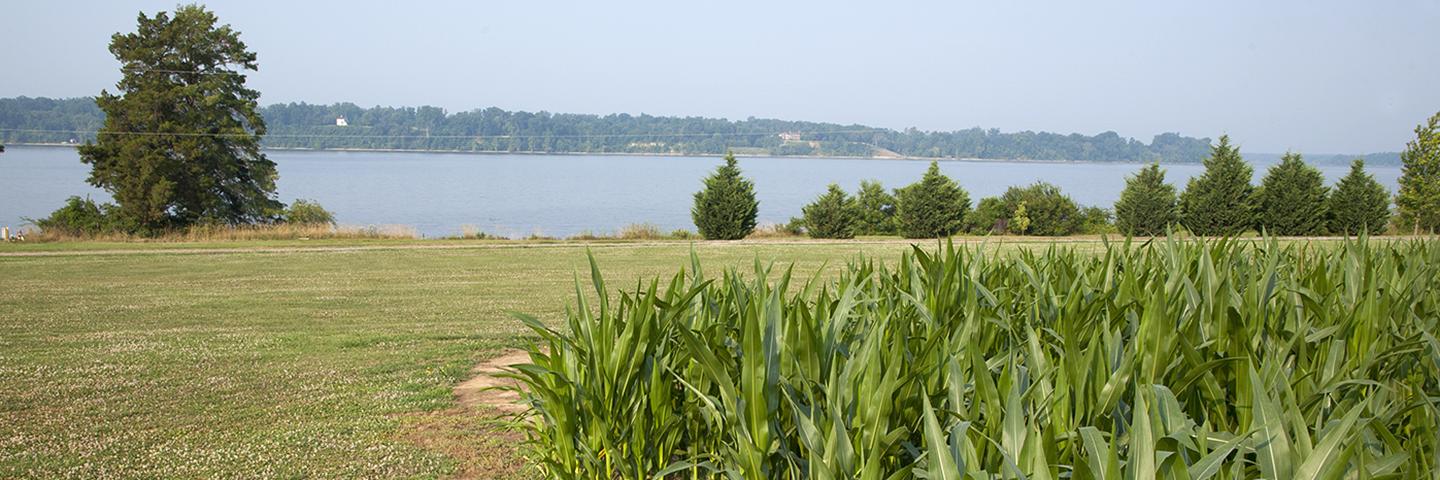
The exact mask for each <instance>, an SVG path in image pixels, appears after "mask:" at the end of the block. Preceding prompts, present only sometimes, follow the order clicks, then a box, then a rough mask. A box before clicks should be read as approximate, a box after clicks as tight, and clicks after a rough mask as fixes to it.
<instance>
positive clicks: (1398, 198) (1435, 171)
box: [1395, 113, 1440, 233]
mask: <svg viewBox="0 0 1440 480" xmlns="http://www.w3.org/2000/svg"><path fill="white" fill-rule="evenodd" d="M1400 163H1401V164H1402V165H1403V166H1402V167H1401V174H1400V192H1399V193H1398V194H1396V195H1395V206H1396V207H1398V210H1399V213H1400V223H1401V224H1403V225H1406V226H1409V227H1411V228H1412V229H1413V231H1414V232H1416V233H1418V232H1421V231H1426V232H1434V231H1435V230H1437V229H1440V113H1436V114H1435V116H1432V117H1430V120H1429V121H1428V122H1426V124H1425V125H1420V126H1418V127H1415V140H1413V141H1411V142H1409V143H1407V144H1405V151H1404V152H1401V153H1400Z"/></svg>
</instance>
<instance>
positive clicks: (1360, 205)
mask: <svg viewBox="0 0 1440 480" xmlns="http://www.w3.org/2000/svg"><path fill="white" fill-rule="evenodd" d="M1329 204H1330V208H1329V209H1328V210H1329V211H1330V232H1331V233H1336V234H1347V235H1348V234H1358V233H1360V232H1369V233H1382V232H1384V231H1385V224H1386V223H1387V222H1389V221H1390V193H1389V192H1387V191H1385V186H1384V185H1381V184H1380V182H1377V181H1375V177H1373V176H1371V175H1370V174H1368V173H1365V160H1363V159H1359V158H1357V159H1355V161H1354V162H1353V163H1351V164H1350V173H1349V174H1348V175H1345V178H1342V179H1340V183H1338V184H1336V185H1335V190H1334V191H1333V192H1331V193H1330V199H1329Z"/></svg>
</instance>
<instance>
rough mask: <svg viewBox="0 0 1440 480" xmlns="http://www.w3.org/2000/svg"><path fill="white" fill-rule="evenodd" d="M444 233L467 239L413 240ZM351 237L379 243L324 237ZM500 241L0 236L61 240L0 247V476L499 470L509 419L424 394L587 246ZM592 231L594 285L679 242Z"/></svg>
mask: <svg viewBox="0 0 1440 480" xmlns="http://www.w3.org/2000/svg"><path fill="white" fill-rule="evenodd" d="M444 245H458V246H460V247H466V246H467V245H469V246H471V247H476V248H449V247H447V248H430V247H437V246H444ZM357 246H358V247H365V248H372V247H379V248H375V249H363V250H339V251H336V250H334V249H335V248H348V247H357ZM513 246H514V245H511V246H505V245H504V244H490V243H488V242H471V243H469V244H459V243H445V242H429V243H424V242H384V241H350V242H325V243H302V242H288V243H287V242H249V243H233V244H86V243H56V244H40V245H32V246H15V245H5V246H0V254H5V253H17V252H34V251H42V252H46V251H48V252H59V253H61V254H62V255H53V256H24V257H17V256H0V318H3V320H0V478H15V477H47V478H58V477H72V478H82V477H83V478H96V477H155V476H167V477H171V476H179V477H219V476H242V477H250V476H265V477H269V476H279V477H296V476H320V477H432V476H445V475H447V474H451V473H456V472H457V471H464V472H468V473H471V474H476V472H477V470H476V469H480V470H479V472H480V473H479V474H480V475H482V476H487V477H488V476H495V475H500V474H502V473H504V470H508V469H513V468H514V467H516V466H517V465H519V464H520V463H521V462H520V461H519V460H517V459H515V458H513V457H512V455H513V453H512V452H513V451H512V450H511V449H510V448H509V447H510V446H511V445H513V440H514V438H515V437H514V435H513V434H511V435H509V436H507V435H505V434H504V432H502V431H500V430H499V429H498V428H497V427H496V426H495V423H496V422H494V421H487V420H485V419H484V418H479V417H476V416H474V415H468V416H453V415H452V416H446V415H444V414H443V412H445V411H446V409H448V408H451V407H452V406H453V405H454V401H453V398H452V392H451V388H452V387H453V386H454V385H455V384H456V383H458V382H460V381H462V380H464V379H465V378H466V377H467V374H468V370H469V368H470V366H471V365H473V364H474V363H476V362H477V361H479V360H482V359H484V358H486V357H488V356H491V355H494V354H496V352H498V351H499V350H500V349H502V348H505V347H515V346H521V345H522V344H523V342H524V339H523V338H522V337H521V336H520V335H521V334H522V331H523V327H522V325H521V324H520V323H519V322H518V321H515V320H513V319H512V318H511V317H510V316H509V315H508V314H507V312H508V311H512V310H513V311H523V312H528V313H533V314H536V315H538V316H540V317H541V318H545V319H558V318H559V316H560V314H561V313H562V309H563V308H564V305H565V304H566V303H568V302H569V300H570V299H571V298H572V297H573V294H574V290H573V288H572V287H573V279H574V278H575V277H574V274H575V273H577V272H580V273H581V274H582V276H583V275H584V274H585V272H587V271H588V267H587V266H586V265H587V264H586V260H585V249H586V248H587V247H586V246H578V245H559V246H556V245H549V246H544V247H543V248H510V247H513ZM296 247H321V249H318V250H313V249H301V250H295V248H296ZM417 247H420V248H417ZM197 248H203V249H207V250H213V249H217V248H218V249H226V250H227V251H225V252H223V253H194V252H195V249H197ZM590 248H592V249H593V251H594V253H595V255H596V257H597V258H598V260H599V261H600V264H601V265H602V267H603V268H604V269H605V273H606V276H607V278H609V279H611V281H612V282H613V283H612V285H623V284H624V283H626V282H633V281H634V280H636V279H640V278H647V277H651V276H655V275H669V274H671V273H672V272H673V271H674V270H675V269H676V268H677V267H678V266H679V265H682V264H683V263H685V262H687V261H688V260H687V258H688V255H689V251H690V246H689V245H688V244H685V243H668V244H659V245H650V244H643V245H634V244H620V245H593V246H591V247H590ZM903 248H905V244H904V243H903V242H890V243H883V242H882V243H874V244H865V243H822V244H766V243H754V244H728V245H710V244H707V245H701V246H699V247H698V252H699V254H700V256H701V257H702V258H703V260H704V261H705V262H706V263H707V264H709V265H713V266H721V265H740V266H745V265H748V264H749V263H750V262H751V260H753V259H755V258H759V259H761V260H763V261H772V260H773V261H777V262H783V263H790V262H795V263H796V266H797V270H799V271H802V272H808V271H813V270H814V269H817V268H819V267H821V266H822V265H825V264H826V263H827V262H828V263H829V264H830V265H837V264H843V263H844V261H845V260H846V259H850V258H854V257H855V256H856V255H858V254H861V253H865V254H871V255H881V256H885V257H896V256H898V254H899V252H900V250H902V249H903ZM152 249H153V250H154V251H153V252H150V251H146V250H152ZM77 252H79V253H84V254H78V255H77V254H74V253H77ZM182 252H189V253H184V254H182ZM422 445H423V446H422ZM456 452H467V454H468V455H469V457H468V458H467V457H466V455H465V454H456ZM477 452H478V453H477ZM492 466H498V467H501V468H500V470H495V471H490V470H485V469H486V468H489V467H492Z"/></svg>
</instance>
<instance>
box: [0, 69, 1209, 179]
mask: <svg viewBox="0 0 1440 480" xmlns="http://www.w3.org/2000/svg"><path fill="white" fill-rule="evenodd" d="M236 76H239V74H236ZM258 113H259V114H260V116H261V117H262V118H264V119H265V125H266V127H267V132H266V133H267V135H266V136H265V137H264V139H263V141H262V145H263V146H264V147H268V148H306V149H342V148H365V149H406V150H438V151H485V152H548V153H644V154H681V155H694V154H711V155H718V154H723V153H725V152H726V151H729V150H735V151H739V152H742V153H745V154H768V155H794V156H855V157H869V156H887V155H901V156H907V157H928V158H983V159H1006V160H1079V161H1116V162H1152V161H1159V162H1189V163H1195V162H1199V161H1200V160H1201V159H1203V158H1205V155H1206V154H1207V152H1208V150H1209V146H1210V139H1209V138H1191V137H1184V136H1181V135H1179V134H1175V133H1166V134H1162V135H1156V136H1155V138H1154V139H1153V140H1151V142H1150V143H1149V144H1146V143H1144V142H1141V141H1138V140H1135V139H1131V138H1124V137H1121V136H1120V135H1119V134H1116V133H1115V132H1105V133H1101V134H1098V135H1094V136H1087V135H1080V134H1070V135H1061V134H1056V133H1047V132H1028V131H1027V132H1017V133H1001V132H1000V131H998V130H994V129H989V130H986V129H981V128H971V129H968V130H960V131H953V132H927V131H920V130H916V129H913V128H912V129H906V130H903V131H897V130H891V129H882V128H873V127H867V126H864V125H838V124H833V123H818V122H792V121H784V120H770V119H757V118H749V119H746V120H739V121H730V120H725V119H716V118H702V117H657V116H651V115H644V114H641V115H629V114H612V115H604V116H601V115H581V114H566V113H549V112H538V113H531V112H521V111H506V110H502V109H499V108H493V107H492V108H486V109H483V110H471V111H466V112H459V113H453V114H452V113H447V112H446V111H445V110H443V109H441V108H437V107H419V108H411V107H400V108H392V107H373V108H361V107H358V106H356V105H354V104H351V103H339V104H335V105H310V104H305V103H290V104H276V105H270V106H268V107H261V108H259V109H258ZM340 118H344V119H345V123H347V125H345V126H339V125H336V120H337V119H340ZM104 122H105V114H104V112H103V111H102V110H101V109H100V108H98V107H97V106H96V105H95V99H93V98H68V99H49V98H29V97H18V98H3V99H0V142H6V143H65V142H70V141H72V140H73V141H75V142H81V143H83V142H86V141H91V140H93V139H94V138H95V134H94V132H96V131H97V130H99V129H100V127H101V125H103V124H104Z"/></svg>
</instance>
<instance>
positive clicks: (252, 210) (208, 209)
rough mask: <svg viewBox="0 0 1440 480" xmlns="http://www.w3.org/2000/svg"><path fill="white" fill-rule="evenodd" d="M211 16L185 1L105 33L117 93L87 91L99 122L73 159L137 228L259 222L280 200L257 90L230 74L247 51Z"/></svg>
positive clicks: (244, 63)
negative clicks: (128, 29) (123, 30)
mask: <svg viewBox="0 0 1440 480" xmlns="http://www.w3.org/2000/svg"><path fill="white" fill-rule="evenodd" d="M217 21H218V19H217V18H216V17H215V14H213V13H211V12H209V11H206V10H205V9H204V8H203V7H200V6H196V5H186V6H181V7H179V8H177V9H176V11H175V14H174V16H173V17H172V16H171V15H169V14H167V13H165V12H161V13H158V14H156V15H155V16H154V17H147V16H146V15H145V14H144V13H141V14H140V15H139V19H138V23H139V25H138V28H137V29H136V31H135V33H131V34H126V35H121V34H118V33H117V34H115V35H114V36H112V37H111V40H110V52H111V53H112V54H114V55H115V59H116V60H119V61H120V72H121V74H122V77H121V79H120V82H119V83H117V84H116V85H115V86H116V89H117V90H118V91H117V93H118V95H114V94H111V93H110V92H108V91H101V92H100V96H99V97H98V98H96V99H95V103H96V104H97V105H98V106H99V107H100V109H101V110H103V111H104V112H105V125H104V128H103V129H102V131H101V133H100V134H99V135H97V138H96V142H95V143H93V144H88V143H87V144H86V145H84V146H82V147H80V160H81V161H82V162H84V163H87V164H90V165H91V172H90V178H89V182H90V184H91V185H94V186H96V187H100V188H103V189H105V190H106V191H108V192H110V194H111V195H112V196H113V197H114V198H115V200H116V201H117V202H118V203H119V204H120V208H119V214H120V215H121V216H122V217H124V219H125V220H126V221H127V223H128V224H130V225H134V226H135V227H136V228H138V230H139V231H140V232H141V233H154V232H157V231H160V230H164V229H169V228H177V227H185V226H187V225H191V224H195V223H202V222H205V223H210V222H214V223H222V224H248V223H255V222H266V221H271V220H273V219H275V218H276V216H277V215H278V213H279V212H280V209H281V208H282V207H283V205H282V204H281V203H280V202H279V201H278V200H276V199H275V179H276V177H277V176H278V174H277V173H276V171H275V163H274V162H271V161H270V160H269V159H267V158H265V155H264V154H262V153H261V152H260V136H261V135H263V134H264V133H265V121H264V120H263V119H262V118H261V117H260V115H259V114H258V113H257V112H256V100H257V99H258V98H259V97H260V93H259V92H257V91H255V90H251V89H249V88H246V87H245V75H243V74H242V73H240V70H256V68H257V66H256V63H255V54H254V53H253V52H249V51H247V50H246V48H245V44H244V43H242V42H241V41H240V35H239V33H238V32H236V31H234V30H232V29H231V28H230V26H229V25H222V26H218V27H217V26H216V22H217ZM106 132H111V133H106Z"/></svg>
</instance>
